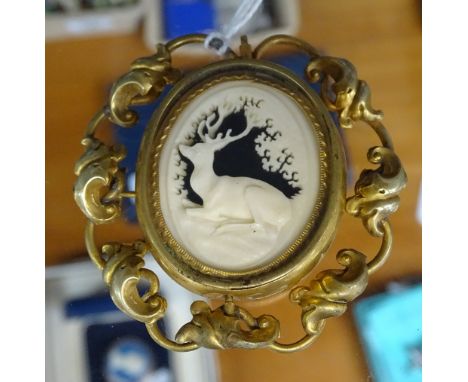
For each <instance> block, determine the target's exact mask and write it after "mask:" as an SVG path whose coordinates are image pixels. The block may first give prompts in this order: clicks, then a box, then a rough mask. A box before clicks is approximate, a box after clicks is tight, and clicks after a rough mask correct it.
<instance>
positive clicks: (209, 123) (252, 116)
mask: <svg viewBox="0 0 468 382" xmlns="http://www.w3.org/2000/svg"><path fill="white" fill-rule="evenodd" d="M241 101H243V102H242V104H241V105H240V106H239V107H237V108H236V107H234V105H233V103H231V102H228V101H226V102H224V103H223V105H222V106H221V107H219V106H216V107H214V108H213V109H212V110H211V112H210V114H202V116H201V119H200V120H199V121H197V122H196V123H195V124H194V127H196V129H197V134H198V136H199V137H200V140H201V141H202V142H204V143H208V144H210V145H213V144H216V146H217V149H220V148H222V147H224V146H226V145H228V144H229V143H231V142H234V141H237V140H239V139H241V138H243V137H245V136H247V135H248V134H249V133H250V132H251V131H252V130H253V129H254V128H256V127H259V126H260V119H259V118H258V115H257V113H255V111H254V110H253V109H254V108H258V107H259V105H260V101H258V102H256V103H255V102H252V101H249V102H247V101H245V100H244V99H242V100H241ZM241 109H243V110H244V113H245V118H246V120H247V126H246V127H245V129H244V130H243V131H242V132H241V133H240V134H237V135H232V129H229V130H227V131H226V133H225V134H224V135H223V133H222V132H218V130H219V128H220V127H221V125H222V123H223V121H224V120H225V118H226V117H227V116H228V115H230V114H232V113H233V112H235V111H239V110H241ZM266 123H267V126H270V125H271V120H268V121H267V122H266Z"/></svg>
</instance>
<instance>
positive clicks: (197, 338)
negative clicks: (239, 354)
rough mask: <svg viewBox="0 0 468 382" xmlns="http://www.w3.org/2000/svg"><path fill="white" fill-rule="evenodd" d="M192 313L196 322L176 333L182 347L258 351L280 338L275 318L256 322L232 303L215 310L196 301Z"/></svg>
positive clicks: (265, 316)
mask: <svg viewBox="0 0 468 382" xmlns="http://www.w3.org/2000/svg"><path fill="white" fill-rule="evenodd" d="M190 310H191V312H192V314H193V319H192V321H191V322H189V323H187V324H185V325H184V326H183V327H182V328H181V329H180V330H179V332H178V333H177V335H176V342H177V343H179V344H183V343H187V342H194V343H196V344H198V345H200V346H204V347H207V348H211V349H228V348H246V349H255V348H261V347H265V346H268V345H270V344H272V343H273V342H274V341H275V340H276V339H277V338H278V337H279V322H278V320H277V319H276V318H274V317H272V316H269V315H262V316H260V317H258V318H255V317H253V316H252V315H251V314H250V313H249V312H247V311H246V310H245V309H242V308H241V307H239V306H237V305H235V304H234V303H233V302H232V301H227V302H226V303H225V304H224V305H222V306H220V307H218V308H216V309H215V310H211V309H210V307H209V305H208V304H207V303H206V302H204V301H195V302H194V303H193V304H192V306H191V307H190ZM242 326H245V327H246V329H243V328H242Z"/></svg>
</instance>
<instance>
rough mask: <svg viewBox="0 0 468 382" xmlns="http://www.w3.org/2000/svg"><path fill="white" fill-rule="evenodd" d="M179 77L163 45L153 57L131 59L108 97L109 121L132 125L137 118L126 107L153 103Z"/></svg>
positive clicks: (159, 46) (125, 125)
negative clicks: (128, 67) (124, 72)
mask: <svg viewBox="0 0 468 382" xmlns="http://www.w3.org/2000/svg"><path fill="white" fill-rule="evenodd" d="M179 76H180V72H179V71H178V70H176V69H173V68H172V67H171V57H170V54H169V51H168V50H167V48H166V46H165V45H163V44H158V46H157V52H156V53H155V54H154V55H152V56H149V57H142V58H139V59H137V60H135V61H134V62H133V63H132V65H131V70H130V72H128V73H126V74H124V75H123V76H122V77H120V78H119V79H118V80H117V81H116V82H115V83H114V85H113V87H112V90H111V95H110V98H109V114H110V119H111V120H112V121H113V122H114V123H116V124H118V125H120V126H123V127H130V126H132V125H133V124H135V123H136V121H137V120H138V115H137V113H136V112H134V111H133V110H130V106H131V105H138V104H148V103H151V102H153V101H154V100H155V99H156V98H157V97H158V96H159V95H160V94H161V92H162V90H163V89H164V87H165V86H166V85H167V84H169V83H172V82H174V81H175V80H176V79H177V78H178V77H179Z"/></svg>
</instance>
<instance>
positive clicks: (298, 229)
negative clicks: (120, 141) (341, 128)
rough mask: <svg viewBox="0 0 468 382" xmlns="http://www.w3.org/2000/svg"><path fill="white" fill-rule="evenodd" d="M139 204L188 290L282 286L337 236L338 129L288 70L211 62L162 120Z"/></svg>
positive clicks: (161, 112) (174, 94) (162, 112)
mask: <svg viewBox="0 0 468 382" xmlns="http://www.w3.org/2000/svg"><path fill="white" fill-rule="evenodd" d="M136 201H137V210H138V218H139V220H140V224H141V226H142V227H143V230H144V232H145V236H146V238H147V242H148V243H150V245H151V250H152V253H153V254H154V256H155V257H156V259H157V260H158V262H159V263H160V264H161V266H162V267H163V269H165V270H166V271H167V272H168V273H169V274H170V275H171V276H172V277H173V278H174V279H176V280H177V281H178V282H180V283H181V284H183V285H184V286H185V287H187V288H189V289H191V290H193V291H196V292H199V293H202V294H208V293H226V292H229V293H233V294H239V295H244V294H248V295H249V296H252V295H254V296H263V295H268V294H272V293H278V292H279V291H280V290H282V289H284V288H285V287H287V286H288V285H290V284H291V283H293V282H294V281H298V279H299V278H301V277H303V276H304V275H305V274H306V273H307V272H308V271H310V269H311V268H312V267H313V266H314V265H315V264H316V263H317V262H318V261H319V260H320V258H321V255H322V254H323V251H324V250H325V249H326V247H327V246H328V245H329V244H330V241H331V239H332V237H333V234H334V231H335V227H336V224H337V221H338V217H339V214H340V212H341V210H342V208H343V203H344V165H343V156H342V149H341V143H340V141H339V136H338V134H337V131H336V127H335V126H334V125H333V122H332V121H331V118H330V115H329V114H328V112H327V111H326V109H325V106H324V105H323V103H322V102H321V101H320V99H319V97H318V96H317V95H316V94H315V93H313V91H312V90H311V89H310V87H309V86H308V85H307V84H305V83H304V82H302V81H301V80H299V79H297V78H296V77H294V76H293V75H291V74H290V73H289V72H287V71H285V70H283V69H280V68H279V67H277V66H275V65H273V64H269V63H265V62H257V61H255V62H254V63H253V62H252V60H250V61H249V60H244V61H243V60H231V61H229V62H225V63H217V64H213V65H211V66H208V67H206V68H204V69H201V70H200V71H198V72H194V73H193V74H191V75H189V76H186V77H185V78H183V79H182V80H181V81H180V82H179V83H178V84H176V86H175V87H174V88H173V89H172V90H171V92H169V93H168V95H167V96H166V97H165V99H164V100H163V102H162V104H161V106H160V108H159V109H158V110H157V112H156V113H155V115H154V116H153V118H152V120H151V122H150V125H149V126H148V128H147V130H146V132H145V137H144V140H143V142H142V146H141V149H140V154H139V164H138V167H137V200H136Z"/></svg>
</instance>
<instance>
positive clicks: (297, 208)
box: [74, 34, 406, 352]
mask: <svg viewBox="0 0 468 382" xmlns="http://www.w3.org/2000/svg"><path fill="white" fill-rule="evenodd" d="M205 39H206V35H204V34H193V35H187V36H183V37H180V38H177V39H175V40H172V41H170V42H168V43H166V44H159V45H158V46H157V51H156V53H155V54H154V55H152V56H150V57H144V58H140V59H137V60H136V61H134V62H133V64H132V65H131V68H130V71H129V72H128V73H126V74H124V75H123V76H122V77H120V78H119V79H118V80H117V81H116V82H115V84H114V85H113V87H112V90H111V92H110V96H109V98H108V101H107V103H106V105H105V106H104V107H103V108H102V110H100V111H99V112H98V113H97V114H96V116H95V117H94V118H93V119H92V121H91V122H90V124H89V126H88V128H87V130H86V133H85V137H84V139H83V140H82V144H83V145H84V146H85V153H84V154H83V155H82V157H81V158H80V159H79V160H78V162H77V163H76V166H75V173H76V176H77V180H76V183H75V187H74V197H75V200H76V203H77V204H78V206H79V207H80V208H81V210H82V211H83V213H84V215H85V216H86V218H87V224H86V231H85V241H86V247H87V250H88V252H89V255H90V257H91V259H92V260H93V261H94V263H95V264H96V266H97V267H98V268H99V269H100V270H101V271H102V272H103V278H104V282H105V283H106V284H107V285H108V287H109V291H110V294H111V296H112V299H113V301H114V303H115V304H116V305H117V306H118V307H119V308H120V309H121V310H122V311H123V312H124V313H126V314H127V315H129V316H130V317H132V318H134V319H135V320H138V321H141V322H143V323H145V324H146V327H147V329H148V332H149V334H150V335H151V337H152V338H153V339H154V340H155V341H156V342H157V343H158V344H159V345H161V346H163V347H165V348H168V349H170V350H174V351H190V350H194V349H197V348H199V347H207V348H212V349H227V348H246V349H255V348H269V349H272V350H275V351H278V352H292V351H297V350H301V349H303V348H305V347H307V346H309V345H310V344H312V343H313V342H314V340H315V339H316V338H317V336H318V335H319V334H320V333H321V332H322V330H323V328H324V325H325V322H326V320H327V319H328V318H330V317H337V316H340V315H342V314H343V313H344V312H345V311H346V308H347V304H348V303H349V302H350V301H352V300H354V299H355V298H356V297H358V296H359V295H360V294H362V293H363V291H364V290H365V288H366V286H367V282H368V277H369V276H370V275H372V274H373V273H374V272H375V271H377V270H378V269H379V268H380V267H381V266H382V265H383V264H384V262H385V261H386V259H387V257H388V256H389V254H390V251H391V246H392V231H391V226H390V223H389V220H388V218H389V215H390V214H392V213H393V212H395V211H396V210H397V208H398V205H399V193H400V191H401V190H402V189H403V188H404V187H405V185H406V174H405V172H404V170H403V168H402V166H401V163H400V160H399V158H398V156H397V155H396V154H395V152H394V150H393V144H392V141H391V139H390V136H389V135H388V133H387V131H386V129H385V127H384V125H383V124H382V118H383V114H382V112H380V111H378V110H374V109H373V108H372V106H371V104H370V90H369V87H368V85H367V83H366V82H365V81H363V80H360V79H358V77H357V74H356V70H355V68H354V66H353V65H352V64H351V63H350V62H349V61H347V60H345V59H341V58H335V57H327V56H321V55H320V54H319V53H318V52H317V50H316V49H315V48H313V47H312V46H310V45H309V44H307V43H306V42H304V41H302V40H300V39H297V38H295V37H291V36H286V35H275V36H271V37H269V38H267V39H265V40H264V41H263V42H261V43H260V44H259V45H258V46H257V47H255V49H253V48H252V47H251V46H250V44H249V43H248V41H247V38H246V37H245V36H243V37H242V38H241V44H240V47H239V52H238V53H236V52H234V51H233V50H231V49H228V50H227V51H226V53H225V55H224V58H223V59H222V60H218V61H216V62H214V63H211V64H209V65H207V66H204V67H202V68H199V69H197V70H195V71H192V72H190V73H183V72H182V71H180V70H179V69H177V68H176V67H174V66H173V65H172V62H171V56H172V54H173V53H174V51H176V50H177V49H179V48H181V47H182V46H184V45H187V44H203V43H204V41H205ZM278 45H287V46H289V47H292V48H293V49H296V50H299V51H301V52H303V53H306V54H307V55H308V56H309V62H308V64H307V65H306V67H304V71H305V75H306V78H307V80H306V81H305V80H303V79H301V78H299V77H297V76H296V75H295V74H294V73H292V72H291V71H289V70H288V69H286V68H284V67H282V66H280V65H278V64H275V63H273V62H271V61H269V60H268V59H266V58H264V57H265V55H266V53H267V52H269V51H270V49H271V48H273V47H276V46H278ZM311 83H319V84H320V86H321V91H320V92H319V93H317V92H315V91H314V90H313V89H312V88H311V86H310V84H311ZM168 87H170V90H169V91H168V92H165V96H164V97H163V99H162V100H161V103H160V105H159V107H157V109H156V110H155V111H154V113H153V116H152V118H151V120H150V122H149V123H148V125H147V126H146V130H145V133H144V137H143V141H142V143H141V146H140V150H139V156H138V163H137V166H136V186H135V191H128V190H126V188H125V183H126V182H125V169H123V168H121V167H120V165H119V164H120V162H121V161H122V159H123V158H124V157H125V148H124V147H119V146H111V145H109V144H106V143H104V142H102V141H100V140H99V139H98V138H96V136H95V132H96V129H97V128H98V127H99V126H100V125H101V124H102V123H103V122H106V121H110V122H112V123H114V124H116V125H118V126H120V127H121V128H131V127H132V126H133V125H134V124H135V123H136V121H137V120H138V113H137V112H136V111H135V110H134V109H133V108H132V107H133V106H135V105H142V104H150V103H152V102H154V101H155V100H156V99H158V98H159V97H160V96H161V93H162V92H163V90H166V88H168ZM332 114H333V115H334V116H335V119H334V118H333V116H332ZM356 121H363V122H365V123H366V124H367V125H368V126H369V127H370V130H371V131H373V132H374V133H375V134H376V135H377V137H378V138H379V140H380V144H379V146H375V147H371V148H370V149H369V151H368V154H367V155H368V160H369V162H370V163H371V164H373V165H375V166H374V168H373V169H366V170H364V171H363V172H362V173H361V174H360V176H359V178H358V180H357V182H356V184H355V189H354V194H353V195H351V196H348V197H347V196H346V182H345V179H346V165H345V160H346V158H345V155H344V152H343V144H342V140H341V137H340V134H339V128H350V127H352V125H353V123H354V122H356ZM337 125H338V126H337ZM124 198H134V199H135V203H136V208H137V216H138V222H139V224H140V226H141V229H142V231H143V234H144V237H143V238H142V240H141V241H137V242H134V243H119V242H112V243H107V244H105V245H103V246H102V247H101V248H98V246H97V245H96V244H95V241H94V231H95V229H96V228H98V226H99V225H101V224H111V223H112V222H114V221H115V220H116V219H119V218H120V216H121V212H122V206H121V205H122V200H123V199H124ZM342 213H347V214H350V215H352V216H355V217H357V218H358V219H360V220H361V221H362V223H363V224H364V227H365V229H366V230H367V231H368V232H369V234H370V235H371V236H374V237H378V238H380V239H381V247H380V249H379V251H378V253H377V254H376V255H374V256H371V257H368V256H367V255H365V254H363V253H361V252H359V251H357V250H354V249H343V250H341V251H339V252H338V254H337V255H336V260H337V262H338V266H337V269H331V270H326V271H324V272H321V273H319V274H318V275H317V276H316V278H315V279H314V280H313V281H312V282H310V283H309V284H308V285H304V286H298V285H297V284H298V283H299V282H300V280H301V279H302V278H304V277H305V276H306V275H308V274H310V272H311V271H312V270H313V268H314V267H315V266H316V265H317V263H318V262H319V261H320V260H321V259H322V257H323V256H324V254H325V253H326V251H327V248H328V247H329V246H330V244H331V242H332V240H333V237H334V236H335V233H336V230H337V224H338V222H339V219H340V216H341V214H342ZM117 239H118V238H117ZM145 256H153V257H154V258H155V259H156V261H157V262H158V263H159V264H160V265H161V267H162V269H163V270H164V271H165V272H167V273H168V274H169V276H171V277H172V278H173V279H174V280H175V281H177V282H178V283H179V284H181V285H182V286H183V287H185V288H186V289H189V290H190V291H192V292H195V293H197V294H199V295H203V296H205V297H206V298H208V299H213V298H214V299H220V298H221V299H222V300H223V301H224V302H223V303H222V304H221V305H220V306H216V307H214V306H212V305H210V304H208V303H207V302H205V301H195V302H194V303H193V304H192V306H191V307H190V310H191V313H192V315H193V319H192V321H190V322H188V323H186V324H185V325H183V326H182V327H181V328H180V330H179V331H178V333H177V335H176V336H175V338H173V339H169V338H167V337H166V336H165V334H163V332H162V331H161V330H160V328H159V327H158V321H159V320H160V319H161V318H162V317H163V316H164V314H165V311H166V307H167V304H170V303H171V302H170V301H166V300H165V298H164V296H161V295H160V293H159V281H158V277H157V275H156V274H155V273H154V272H153V271H152V270H150V269H147V268H145V261H144V257H145ZM142 281H145V282H146V284H147V285H148V286H149V287H148V288H147V290H146V292H145V293H144V294H141V293H140V292H139V289H138V284H139V283H141V282H142ZM285 291H289V299H290V300H291V302H292V303H294V304H298V305H299V306H300V308H301V310H302V314H301V317H300V319H301V321H302V326H303V328H304V335H303V337H302V338H299V339H298V340H297V341H296V342H293V343H283V342H281V340H280V323H279V321H278V320H277V319H276V318H275V317H273V316H271V315H266V314H265V315H261V316H258V317H255V316H254V315H252V314H251V313H249V312H248V311H247V310H246V309H244V308H242V306H241V305H242V300H243V299H261V298H265V297H269V296H271V295H274V294H279V293H282V292H285ZM187 309H188V307H187ZM298 319H299V317H298Z"/></svg>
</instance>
